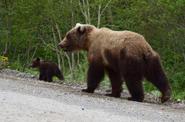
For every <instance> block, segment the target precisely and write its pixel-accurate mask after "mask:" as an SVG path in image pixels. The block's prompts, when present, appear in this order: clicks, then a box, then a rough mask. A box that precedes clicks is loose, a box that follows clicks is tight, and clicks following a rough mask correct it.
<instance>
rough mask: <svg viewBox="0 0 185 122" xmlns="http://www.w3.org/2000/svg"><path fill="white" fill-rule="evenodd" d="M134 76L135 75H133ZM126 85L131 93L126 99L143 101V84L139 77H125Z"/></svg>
mask: <svg viewBox="0 0 185 122" xmlns="http://www.w3.org/2000/svg"><path fill="white" fill-rule="evenodd" d="M133 77H135V76H133ZM125 80H126V85H127V88H128V90H129V93H130V94H131V97H130V98H128V100H132V101H137V102H143V100H144V91H143V84H142V80H141V79H138V80H137V79H133V78H125Z"/></svg>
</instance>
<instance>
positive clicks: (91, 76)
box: [82, 63, 104, 93]
mask: <svg viewBox="0 0 185 122" xmlns="http://www.w3.org/2000/svg"><path fill="white" fill-rule="evenodd" d="M87 75H88V76H87V89H83V90H82V92H87V93H93V92H94V90H95V89H96V88H97V87H98V85H99V83H100V81H101V80H102V79H103V77H104V67H103V65H100V64H98V63H91V64H90V65H89V69H88V73H87Z"/></svg>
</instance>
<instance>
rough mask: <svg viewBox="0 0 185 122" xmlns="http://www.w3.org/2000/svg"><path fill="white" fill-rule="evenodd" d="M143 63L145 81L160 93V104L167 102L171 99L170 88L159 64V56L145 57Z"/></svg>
mask: <svg viewBox="0 0 185 122" xmlns="http://www.w3.org/2000/svg"><path fill="white" fill-rule="evenodd" d="M145 61H146V73H145V77H146V79H147V80H148V81H150V82H151V83H152V84H154V85H155V86H156V87H157V88H158V89H159V90H160V92H161V93H162V97H161V102H162V103H163V102H165V101H168V100H169V99H170V97H171V87H170V84H169V81H168V79H167V77H166V74H165V72H164V70H163V67H162V64H161V62H160V56H159V55H158V54H157V53H155V54H153V55H150V56H148V57H145Z"/></svg>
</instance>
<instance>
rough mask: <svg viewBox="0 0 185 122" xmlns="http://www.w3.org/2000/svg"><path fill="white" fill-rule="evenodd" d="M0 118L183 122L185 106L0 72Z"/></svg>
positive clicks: (12, 121) (7, 121)
mask: <svg viewBox="0 0 185 122" xmlns="http://www.w3.org/2000/svg"><path fill="white" fill-rule="evenodd" d="M0 104H1V107H0V121H1V122H145V121H146V122H185V108H184V107H179V108H174V107H171V106H166V105H162V104H161V105H158V104H151V103H138V102H132V101H127V100H125V99H115V98H111V97H106V96H104V95H101V94H98V93H95V94H85V93H81V92H80V89H78V88H75V89H74V88H72V87H69V86H66V85H62V84H55V83H47V82H43V81H37V80H29V79H24V78H18V77H11V76H7V75H4V74H1V73H0Z"/></svg>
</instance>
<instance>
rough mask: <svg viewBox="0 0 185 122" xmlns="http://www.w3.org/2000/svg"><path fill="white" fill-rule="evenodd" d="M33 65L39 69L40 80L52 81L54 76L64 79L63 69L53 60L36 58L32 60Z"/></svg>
mask: <svg viewBox="0 0 185 122" xmlns="http://www.w3.org/2000/svg"><path fill="white" fill-rule="evenodd" d="M31 67H32V68H38V69H39V72H40V74H39V80H44V81H48V82H52V81H53V80H52V78H53V76H56V77H58V78H59V79H60V80H64V76H63V74H62V72H61V70H60V69H59V68H58V66H57V64H55V63H53V62H49V61H42V60H40V58H36V59H35V60H33V61H32V64H31Z"/></svg>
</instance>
